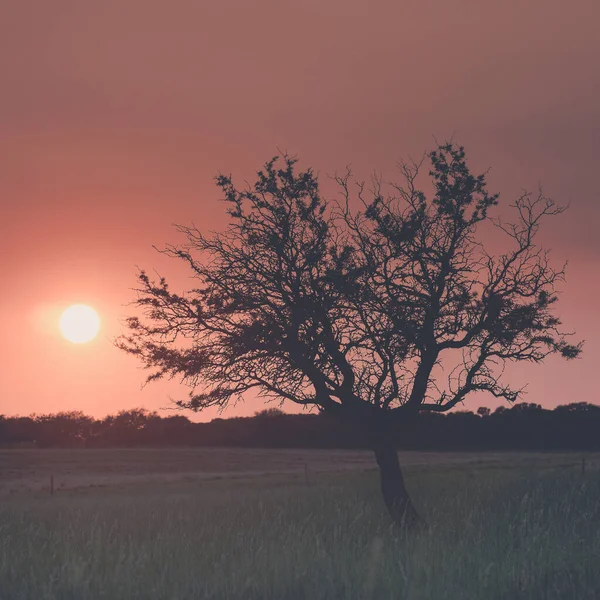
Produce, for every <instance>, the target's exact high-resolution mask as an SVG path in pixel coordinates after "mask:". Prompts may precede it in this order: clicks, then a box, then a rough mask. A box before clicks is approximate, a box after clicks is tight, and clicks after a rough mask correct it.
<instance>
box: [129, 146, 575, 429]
mask: <svg viewBox="0 0 600 600" xmlns="http://www.w3.org/2000/svg"><path fill="white" fill-rule="evenodd" d="M427 160H428V162H429V163H430V168H429V176H430V186H431V188H432V193H431V194H429V196H427V195H426V194H425V193H424V192H423V191H421V189H420V188H419V187H418V184H419V181H420V176H421V172H422V170H423V164H424V162H425V161H421V162H420V163H403V164H401V165H400V170H401V174H402V182H401V183H400V184H396V183H390V184H386V183H384V182H383V181H381V180H379V179H374V180H373V181H372V182H371V185H366V184H365V183H364V182H356V181H355V180H353V178H352V175H351V174H350V173H349V172H348V173H344V174H343V175H341V176H336V177H335V182H336V183H337V185H338V186H339V190H340V191H341V196H340V197H338V198H336V199H334V200H327V199H326V198H324V197H323V195H322V194H321V192H320V188H319V184H318V180H317V177H316V175H315V173H314V172H313V171H312V170H311V169H306V170H300V169H299V168H298V163H297V160H296V159H295V158H292V157H289V156H285V155H284V156H282V157H277V158H274V159H272V160H271V161H269V162H268V163H266V165H265V166H264V168H263V169H262V170H261V171H259V172H258V176H257V180H256V182H255V183H254V184H253V185H248V186H246V187H244V188H238V187H236V185H235V184H234V182H233V179H232V178H231V177H230V176H226V175H219V176H218V177H217V178H216V183H217V185H218V186H219V188H220V189H221V190H222V192H223V196H224V200H225V202H226V203H227V205H228V213H229V217H230V219H229V225H228V226H227V228H226V229H225V230H224V231H222V232H220V233H216V234H211V235H207V234H205V233H204V232H202V231H200V230H199V229H197V228H196V227H188V226H180V227H178V229H179V231H180V232H181V233H182V234H184V236H185V238H186V242H185V243H184V244H182V245H176V246H167V247H166V248H165V249H164V250H163V252H164V253H165V254H167V255H169V256H172V257H175V258H179V259H182V260H184V261H185V262H187V264H188V265H189V267H190V269H191V271H192V273H193V276H194V278H195V287H194V288H193V289H191V290H188V291H185V292H174V291H172V290H171V288H170V287H169V285H168V283H167V281H166V279H164V278H159V279H158V280H155V279H152V278H151V277H150V276H149V275H148V274H147V273H146V272H145V271H141V272H140V273H139V287H138V296H137V300H136V304H137V305H138V306H139V307H140V308H141V309H142V313H143V314H142V315H138V316H132V317H130V318H129V319H128V322H127V323H128V328H129V333H128V334H127V335H124V336H122V337H121V338H120V339H119V340H118V341H117V344H118V345H119V346H120V347H121V348H122V349H124V350H126V351H127V352H129V353H132V354H134V355H136V356H138V357H139V358H140V359H141V360H142V362H143V363H144V365H145V366H146V367H147V368H148V369H149V370H150V374H149V376H148V380H153V379H158V378H161V377H181V379H182V380H183V381H184V382H185V383H186V384H189V385H190V386H191V393H190V396H189V398H188V399H187V400H183V401H180V402H179V404H180V406H182V407H188V408H192V409H195V410H198V409H202V408H205V407H209V406H220V407H225V406H227V405H228V404H229V403H230V402H232V401H234V402H235V401H237V400H240V399H241V398H243V397H244V395H245V394H246V393H247V392H249V391H251V390H255V391H256V393H258V394H260V395H262V396H265V397H268V398H275V399H277V400H282V399H286V400H289V401H292V402H295V403H297V404H302V405H307V406H317V407H318V408H319V409H320V410H323V411H326V412H330V413H332V414H333V413H335V414H342V415H346V416H350V417H357V418H359V419H370V418H371V417H374V418H375V419H376V420H379V417H381V416H385V419H386V420H387V421H388V422H395V421H396V420H397V418H398V419H400V420H401V418H403V416H404V415H407V414H410V413H415V412H417V411H424V410H428V411H436V412H444V411H447V410H449V409H451V408H453V407H454V406H456V405H457V404H458V403H460V402H461V401H462V400H463V399H464V398H465V397H466V396H467V395H468V394H469V393H471V392H474V391H485V392H489V393H491V394H493V395H494V396H496V397H503V398H506V399H507V400H509V401H511V402H512V401H515V400H516V399H517V398H518V397H519V394H520V392H521V390H520V389H519V388H516V387H514V386H512V385H511V384H510V383H509V382H507V381H505V380H504V378H503V377H502V373H503V368H504V364H505V363H506V362H510V361H529V362H535V363H537V362H541V361H543V360H544V359H545V358H546V357H547V356H548V355H550V354H553V353H556V354H560V355H562V356H563V357H565V358H568V359H570V358H575V357H576V356H578V355H579V353H580V351H581V343H578V342H572V341H571V340H570V336H569V335H568V334H567V333H565V332H564V331H563V330H562V329H561V323H560V320H559V319H558V318H557V317H556V315H555V314H554V312H553V307H554V305H555V302H556V300H557V295H556V286H557V284H558V283H559V282H561V281H562V279H563V277H564V269H563V268H562V267H561V268H556V267H554V266H553V265H552V264H551V262H550V260H549V256H548V252H547V251H546V250H545V249H543V248H542V247H540V246H539V244H538V232H539V229H540V226H541V225H542V223H543V221H544V220H545V219H546V218H547V217H553V216H556V215H559V214H561V213H562V212H563V210H564V208H563V207H561V206H559V205H557V204H556V203H555V202H554V201H553V200H551V199H549V198H546V197H545V196H544V195H543V194H541V193H539V194H537V195H531V194H528V193H526V194H523V195H522V196H520V197H519V198H517V199H516V201H515V202H514V204H513V205H512V212H513V215H514V219H513V221H512V222H510V223H509V222H504V221H501V220H500V219H498V218H496V217H494V216H493V213H494V210H495V209H496V206H497V204H498V195H496V194H491V193H489V192H488V190H487V184H486V178H485V175H484V174H481V175H473V174H472V173H471V171H470V170H469V168H468V166H467V161H466V157H465V152H464V149H463V148H462V147H456V146H455V145H453V144H444V145H440V146H439V147H438V148H436V149H435V150H434V151H433V152H431V153H429V154H428V155H427ZM489 228H492V229H493V230H494V231H496V232H498V233H500V234H501V235H502V236H503V237H504V239H505V242H506V249H505V250H504V251H503V252H500V253H499V252H497V251H496V250H495V249H494V250H492V249H490V248H489V247H486V244H485V242H486V239H488V238H489V232H490V229H489ZM442 367H443V368H444V370H442Z"/></svg>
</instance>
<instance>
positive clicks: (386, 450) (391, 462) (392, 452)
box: [373, 436, 424, 527]
mask: <svg viewBox="0 0 600 600" xmlns="http://www.w3.org/2000/svg"><path fill="white" fill-rule="evenodd" d="M373 450H374V451H375V458H376V459H377V464H378V465H379V474H380V477H381V493H382V495H383V500H384V502H385V505H386V507H387V509H388V512H389V513H390V516H391V517H392V519H393V521H394V523H396V524H397V525H399V526H401V527H414V526H416V525H422V524H424V521H423V519H422V518H421V516H420V515H419V513H418V512H417V511H416V509H415V507H414V506H413V503H412V501H411V499H410V496H409V494H408V491H407V489H406V486H405V485H404V477H403V476H402V469H401V468H400V461H399V460H398V451H397V450H396V447H395V445H394V443H393V441H392V440H391V439H390V437H388V436H381V437H379V439H377V440H375V443H374V448H373Z"/></svg>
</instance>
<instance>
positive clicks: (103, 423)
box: [0, 402, 600, 451]
mask: <svg viewBox="0 0 600 600" xmlns="http://www.w3.org/2000/svg"><path fill="white" fill-rule="evenodd" d="M394 444H395V446H396V447H397V448H398V449H402V450H471V451H473V450H600V406H596V405H593V404H587V403H584V402H581V403H576V404H567V405H563V406H559V407H557V408H555V409H554V410H545V409H543V408H542V407H541V406H540V405H539V404H530V403H522V404H516V405H514V406H512V407H510V408H504V407H500V408H498V409H496V410H495V411H494V412H490V411H489V409H487V408H480V409H479V410H478V411H477V413H473V412H467V411H455V412H450V413H446V414H431V413H422V414H420V415H419V416H418V417H417V418H416V419H415V421H414V422H413V424H412V425H411V427H410V428H404V429H403V430H402V429H398V430H397V431H396V432H395V436H394ZM34 446H35V447H39V448H107V447H140V446H142V447H148V446H149V447H168V446H205V447H208V446H234V447H236V446H237V447H248V448H250V447H253V448H369V447H370V446H369V440H368V439H367V437H366V436H365V435H364V430H363V429H362V428H360V427H356V426H354V425H353V424H352V423H347V422H343V421H340V420H337V419H331V418H329V417H328V416H327V415H326V414H323V413H321V414H286V413H283V412H281V411H279V410H278V409H267V410H264V411H261V412H260V413H257V414H256V416H254V417H246V418H241V417H236V418H230V419H214V420H213V421H211V422H208V423H195V422H192V421H190V420H189V419H188V418H187V417H185V416H183V415H171V416H161V415H159V414H158V413H156V412H148V411H144V410H142V409H134V410H128V411H122V412H120V413H119V414H117V415H114V416H108V417H106V418H104V419H93V418H91V417H89V416H86V415H84V414H83V413H81V412H63V413H58V414H54V415H37V416H36V415H31V416H29V417H2V416H0V447H4V448H11V447H12V448H26V447H34Z"/></svg>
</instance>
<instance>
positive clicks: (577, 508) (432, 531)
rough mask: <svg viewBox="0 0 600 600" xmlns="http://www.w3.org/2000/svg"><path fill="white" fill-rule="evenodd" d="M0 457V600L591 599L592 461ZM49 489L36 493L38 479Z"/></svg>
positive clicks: (594, 548) (594, 552) (227, 455)
mask: <svg viewBox="0 0 600 600" xmlns="http://www.w3.org/2000/svg"><path fill="white" fill-rule="evenodd" d="M582 458H584V455H582V454H549V453H544V454H541V453H481V454H468V453H445V454H436V453H401V460H402V463H403V464H404V465H405V467H406V479H407V485H408V487H409V489H410V491H411V493H412V495H413V497H414V501H415V504H416V506H417V507H418V508H419V510H420V511H421V513H422V514H423V516H424V517H425V519H426V520H427V523H428V525H427V527H425V528H423V529H421V530H419V531H414V532H408V533H407V532H399V531H398V530H397V529H396V528H394V527H393V526H391V525H390V521H389V519H388V517H387V515H386V513H385V510H384V506H383V502H382V500H381V498H380V495H379V490H378V483H377V472H376V470H375V468H374V467H375V465H374V460H373V458H372V455H371V454H370V453H368V452H361V451H325V450H323V451H317V450H246V449H162V450H158V449H147V450H146V449H132V450H112V449H111V450H73V451H68V450H12V451H0V600H25V599H28V600H29V599H32V600H33V599H36V600H37V599H69V600H71V599H73V600H75V599H83V598H86V599H89V600H95V599H107V600H109V599H110V600H121V599H123V600H125V599H127V600H129V599H140V600H141V599H144V600H158V599H165V600H166V599H169V600H179V599H190V600H191V599H204V598H211V599H215V600H217V599H224V600H237V599H240V600H242V599H243V600H254V599H256V600H267V599H271V598H272V599H282V600H284V599H288V598H289V599H291V600H296V599H307V600H308V599H310V600H313V599H315V600H318V599H323V600H325V599H338V598H339V599H345V598H348V599H359V598H360V599H368V598H373V599H377V600H379V599H388V598H389V599H392V598H394V599H402V598H405V599H411V600H421V599H423V600H425V599H431V600H444V599H447V600H455V599H456V600H470V599H472V600H479V599H491V600H494V599H498V600H500V599H509V598H510V599H512V598H515V599H519V598H531V599H538V598H539V599H540V600H541V599H569V600H571V599H577V598H581V599H586V600H588V599H589V600H592V599H594V598H600V571H599V570H598V569H597V562H596V560H597V557H598V556H599V555H600V455H598V454H587V455H585V472H583V473H582ZM51 476H52V478H53V482H54V489H55V492H54V494H53V495H51V494H50V477H51Z"/></svg>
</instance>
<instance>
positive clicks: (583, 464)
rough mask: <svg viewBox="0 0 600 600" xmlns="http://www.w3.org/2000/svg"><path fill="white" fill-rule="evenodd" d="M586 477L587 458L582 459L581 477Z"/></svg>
mask: <svg viewBox="0 0 600 600" xmlns="http://www.w3.org/2000/svg"><path fill="white" fill-rule="evenodd" d="M584 475H585V456H583V457H582V458H581V476H582V477H583V476H584Z"/></svg>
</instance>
